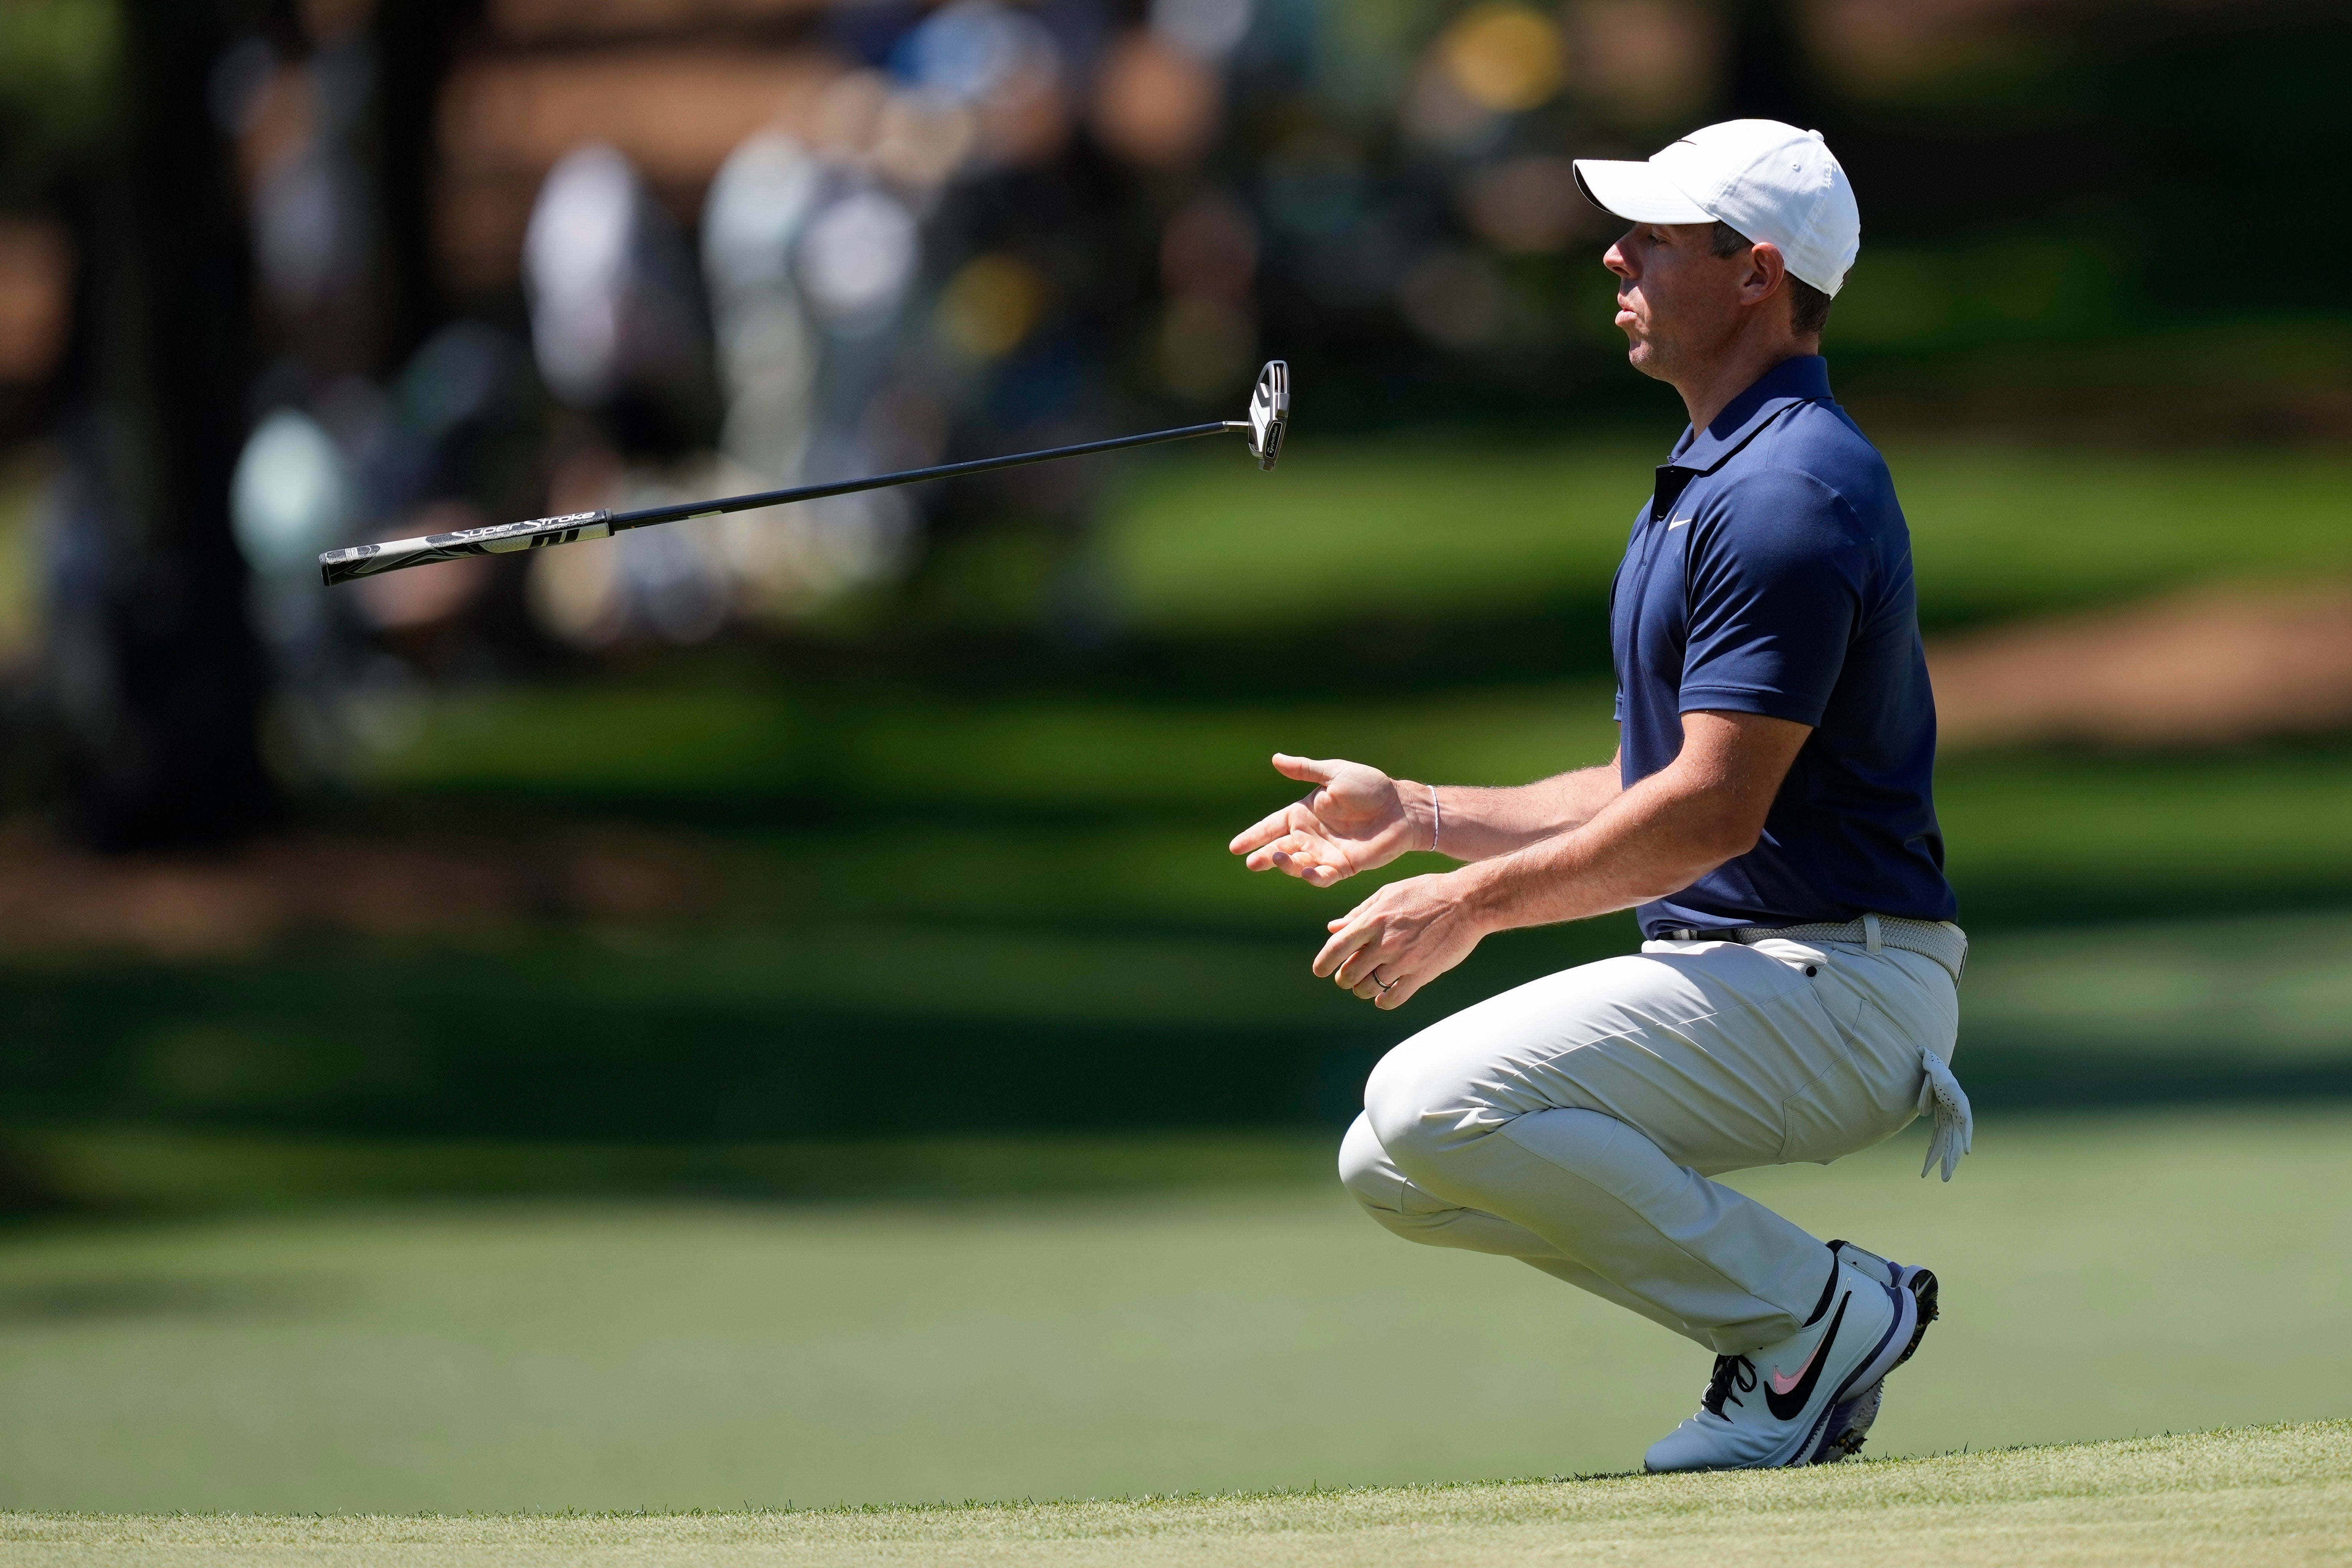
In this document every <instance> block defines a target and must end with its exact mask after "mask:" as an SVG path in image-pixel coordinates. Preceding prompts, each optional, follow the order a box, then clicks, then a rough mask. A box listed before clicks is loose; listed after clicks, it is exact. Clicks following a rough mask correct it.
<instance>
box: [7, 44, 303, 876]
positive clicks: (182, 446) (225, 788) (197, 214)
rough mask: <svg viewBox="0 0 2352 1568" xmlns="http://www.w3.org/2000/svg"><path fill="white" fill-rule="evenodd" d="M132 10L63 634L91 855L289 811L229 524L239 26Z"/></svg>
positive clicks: (237, 280)
mask: <svg viewBox="0 0 2352 1568" xmlns="http://www.w3.org/2000/svg"><path fill="white" fill-rule="evenodd" d="M121 16H122V23H123V32H122V40H123V55H122V61H121V86H122V106H123V107H122V115H123V120H122V124H121V128H120V131H119V133H118V139H117V142H116V145H115V149H114V152H113V154H112V156H111V157H110V159H109V160H107V162H106V164H105V166H104V167H103V169H102V172H100V174H99V175H98V176H97V178H95V179H94V180H93V181H92V182H91V183H89V186H88V187H87V188H86V190H85V192H84V193H83V195H82V200H81V202H80V211H79V214H77V215H78V218H79V222H78V224H77V225H76V226H77V227H78V228H79V230H80V231H81V233H80V239H81V242H82V254H83V256H84V257H85V258H86V259H85V262H84V266H83V269H82V285H83V292H82V299H81V305H80V308H79V312H78V315H79V320H78V323H77V329H78V330H77V336H78V338H79V343H78V345H77V350H76V353H77V358H78V360H79V363H78V365H77V366H76V371H77V373H76V375H75V380H76V382H78V386H77V388H76V391H77V392H78V395H77V396H76V397H75V398H74V400H73V407H72V411H71V412H70V413H68V415H67V418H66V420H65V422H64V429H63V431H62V433H61V434H62V439H61V441H60V450H61V455H62V457H63V463H62V465H61V467H62V472H61V474H60V480H59V492H58V507H57V509H56V516H55V525H56V537H55V539H54V549H55V561H54V564H53V567H52V574H51V580H50V594H49V597H50V602H49V605H48V614H47V627H48V647H47V661H46V664H47V677H48V688H49V690H48V697H49V704H50V707H51V710H52V713H53V716H54V721H55V724H56V737H57V742H58V745H57V756H58V784H59V785H60V787H61V788H60V795H61V804H62V807H63V812H62V815H63V819H64V821H65V824H66V826H67V827H68V831H71V832H72V833H73V834H74V835H75V836H76V837H78V838H79V839H81V840H82V841H86V842H88V843H90V844H92V845H94V846H97V847H100V848H105V849H134V848H152V847H164V846H176V845H193V844H205V843H220V842H224V841H231V840H234V839H236V838H237V837H239V836H241V835H243V834H246V833H247V832H250V831H253V830H254V829H255V828H257V827H258V826H259V825H261V824H262V823H263V822H265V821H268V820H269V819H270V818H271V817H272V816H273V815H274V814H275V813H276V810H277V809H278V795H277V792H276V790H275V789H274V788H273V786H272V785H271V782H270V779H269V776H268V771H267V770H266V768H264V767H263V765H262V760H261V755H260V742H259V719H260V714H261V706H262V703H263V701H264V698H265V696H266V694H267V690H268V681H267V676H266V674H265V666H264V663H263V660H262V657H261V653H260V651H259V649H258V647H257V644H256V643H255V641H254V638H253V636H252V634H251V632H249V631H248V629H247V622H246V609H245V581H246V573H245V567H244V564H243V562H242V561H241V560H240V559H239V557H238V555H237V552H236V545H235V543H234V541H233V539H232V538H231V535H230V530H229V517H228V495H229V480H230V476H231V474H232V472H233V471H234V469H235V466H236V458H237V454H238V451H239V448H240V445H241V444H242V442H243V440H244V436H245V425H246V416H247V409H246V402H247V388H248V386H249V384H250V382H251V378H252V364H253V359H252V356H253V346H252V306H251V298H252V292H251V287H250V284H249V277H248V271H247V256H246V242H245V226H244V220H243V215H242V212H241V209H240V204H239V203H238V200H237V196H236V184H235V180H234V177H233V171H232V166H231V150H230V148H229V145H228V143H227V140H226V136H225V134H224V133H223V131H221V129H220V127H219V126H218V125H217V123H216V122H215V117H214V114H213V110H212V105H211V102H210V98H209V91H208V89H209V85H210V78H211V72H212V68H213V65H214V62H215V61H216V60H217V59H218V58H219V57H220V55H221V51H222V47H223V45H224V43H225V41H226V35H225V28H224V20H225V18H224V17H223V16H222V15H221V13H220V12H219V10H218V9H217V8H216V6H215V5H214V4H212V3H211V0H123V5H122V10H121Z"/></svg>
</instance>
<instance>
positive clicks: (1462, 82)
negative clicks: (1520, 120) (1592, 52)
mask: <svg viewBox="0 0 2352 1568" xmlns="http://www.w3.org/2000/svg"><path fill="white" fill-rule="evenodd" d="M1438 54H1439V57H1440V58H1442V59H1443V60H1444V62H1445V70H1446V74H1447V75H1448V76H1450V77H1452V78H1454V86H1456V87H1458V88H1460V89H1462V91H1463V92H1464V94H1465V95H1466V96H1467V97H1468V98H1469V99H1471V100H1472V101H1473V102H1475V103H1476V104H1477V105H1478V106H1479V107H1480V108H1482V109H1486V110H1492V111H1494V112H1496V113H1497V114H1509V113H1515V112H1517V111H1518V110H1526V109H1533V108H1535V106H1536V105H1538V104H1539V103H1542V102H1544V101H1545V100H1546V99H1549V98H1550V97H1551V96H1552V95H1553V94H1554V93H1556V92H1558V91H1559V86H1560V81H1561V78H1563V76H1564V75H1565V74H1566V70H1567V65H1568V61H1567V57H1566V51H1565V50H1564V49H1563V47H1562V46H1561V43H1560V37H1559V28H1558V27H1557V26H1554V25H1553V24H1552V22H1551V21H1550V19H1549V18H1548V17H1546V16H1542V15H1540V14H1538V13H1537V12H1534V11H1531V10H1528V8H1527V7H1526V6H1524V5H1504V4H1490V5H1477V6H1473V7H1472V8H1471V9H1470V10H1468V11H1465V12H1464V13H1463V14H1462V16H1461V17H1460V19H1459V20H1457V21H1456V22H1455V23H1454V25H1453V26H1451V27H1448V28H1447V29H1446V30H1445V35H1444V37H1443V38H1441V39H1439V40H1438Z"/></svg>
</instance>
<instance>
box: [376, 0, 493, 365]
mask: <svg viewBox="0 0 2352 1568" xmlns="http://www.w3.org/2000/svg"><path fill="white" fill-rule="evenodd" d="M481 14H482V0H401V3H399V4H394V5H378V6H377V7H376V10H375V16H374V18H373V22H372V23H371V27H372V29H373V43H374V50H375V65H376V88H375V97H374V106H375V134H374V138H373V141H374V149H375V157H374V163H375V174H376V191H377V212H378V215H379V218H380V220H381V221H380V222H379V223H378V224H377V225H376V233H377V234H378V235H380V236H381V239H380V242H379V243H380V245H381V246H382V253H381V263H382V268H383V278H382V289H383V329H382V331H381V333H380V335H379V340H380V343H381V347H382V355H381V358H382V362H381V364H380V366H379V367H378V368H379V369H380V370H381V371H383V373H384V374H387V375H389V374H391V373H392V372H394V371H396V370H398V369H399V367H400V366H401V364H402V363H403V362H404V361H406V360H407V358H408V356H409V355H410V354H412V353H414V352H415V351H416V348H417V345H419V344H421V343H422V342H424V341H425V339H426V338H427V337H429V336H431V335H432V333H433V331H434V329H436V328H438V327H439V326H441V325H442V324H443V323H444V322H446V320H447V319H448V318H449V312H448V302H447V301H446V299H444V298H442V293H441V287H440V283H439V280H438V277H437V275H436V268H435V266H434V258H433V232H434V213H433V175H434V172H435V170H436V165H437V163H438V162H439V151H440V141H439V137H440V127H439V124H438V122H437V116H438V112H439V110H440V106H441V87H442V83H443V82H445V81H446V79H447V78H448V75H449V67H450V63H451V61H452V59H453V57H454V56H455V53H456V48H457V40H458V37H460V36H461V35H462V34H463V33H464V32H465V31H466V30H467V29H468V28H469V27H472V26H476V25H478V23H479V21H480V19H481Z"/></svg>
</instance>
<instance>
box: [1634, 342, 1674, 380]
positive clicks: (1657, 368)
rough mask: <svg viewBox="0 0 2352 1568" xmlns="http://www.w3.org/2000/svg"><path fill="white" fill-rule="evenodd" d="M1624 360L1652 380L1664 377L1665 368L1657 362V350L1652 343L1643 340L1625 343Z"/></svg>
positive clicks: (1663, 378)
mask: <svg viewBox="0 0 2352 1568" xmlns="http://www.w3.org/2000/svg"><path fill="white" fill-rule="evenodd" d="M1625 362H1626V363H1627V364H1629V365H1631V366H1633V368H1634V369H1635V370H1637V371H1641V372H1642V373H1643V375H1645V376H1647V377H1649V378H1650V379H1651V380H1652V381H1654V382H1662V381H1664V380H1665V379H1666V377H1665V368H1664V366H1663V365H1661V364H1660V363H1659V362H1658V350H1657V347H1656V345H1654V344H1652V343H1643V342H1633V343H1628V344H1626V345H1625Z"/></svg>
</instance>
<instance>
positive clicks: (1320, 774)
mask: <svg viewBox="0 0 2352 1568" xmlns="http://www.w3.org/2000/svg"><path fill="white" fill-rule="evenodd" d="M1341 766H1342V765H1341V764H1340V763H1338V762H1318V761H1317V760H1316V759H1315V758H1311V757H1293V756H1291V755H1290V754H1289V753H1287V752H1283V751H1277V752H1276V753H1275V754H1274V770H1275V771H1276V773H1279V774H1281V775H1282V776H1283V777H1284V778H1285V779H1297V780H1298V781H1299V782H1300V783H1301V784H1328V783H1329V782H1331V780H1332V779H1334V778H1335V777H1337V776H1338V774H1339V768H1340V767H1341Z"/></svg>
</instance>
